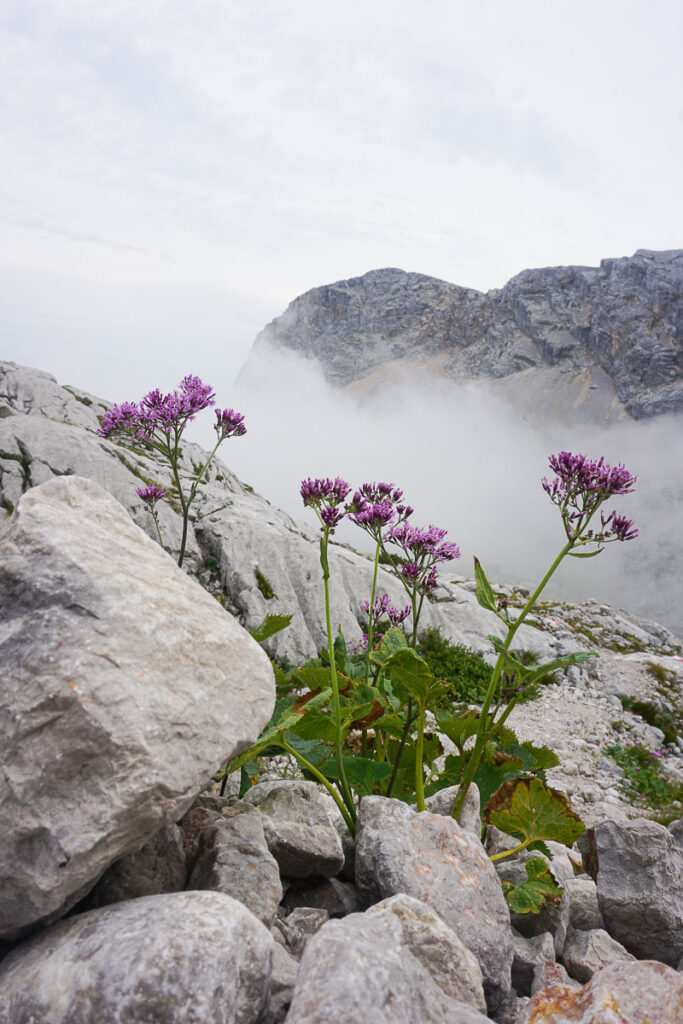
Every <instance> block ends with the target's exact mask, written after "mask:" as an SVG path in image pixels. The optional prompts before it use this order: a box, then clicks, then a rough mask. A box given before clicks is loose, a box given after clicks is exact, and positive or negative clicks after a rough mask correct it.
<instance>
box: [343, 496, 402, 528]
mask: <svg viewBox="0 0 683 1024" xmlns="http://www.w3.org/2000/svg"><path fill="white" fill-rule="evenodd" d="M352 504H354V503H352ZM395 514H396V513H395V512H394V506H393V505H392V503H391V502H390V501H386V500H384V501H378V502H377V503H376V504H374V505H370V504H366V505H365V507H364V508H363V510H362V511H361V512H351V513H350V514H349V518H350V519H351V520H352V522H354V523H355V524H356V526H360V527H362V528H363V529H365V530H367V531H368V532H369V533H374V532H375V531H377V530H381V529H382V527H384V526H387V524H388V523H390V522H391V521H392V519H393V518H394V516H395Z"/></svg>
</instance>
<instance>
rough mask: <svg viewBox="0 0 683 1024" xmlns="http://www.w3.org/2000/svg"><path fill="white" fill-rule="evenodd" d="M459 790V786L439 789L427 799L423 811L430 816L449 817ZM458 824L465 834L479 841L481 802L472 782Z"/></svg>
mask: <svg viewBox="0 0 683 1024" xmlns="http://www.w3.org/2000/svg"><path fill="white" fill-rule="evenodd" d="M459 788H460V787H459V786H448V788H447V789H440V790H439V792H438V793H434V795H433V796H430V797H427V799H426V800H425V810H427V811H430V812H431V813H432V814H443V815H446V816H447V817H450V816H451V814H452V811H453V804H454V803H455V798H456V796H457V795H458V790H459ZM458 824H459V825H460V828H461V829H463V830H464V831H465V832H469V833H470V834H471V835H473V836H475V838H476V839H481V801H480V799H479V790H478V788H477V786H476V783H474V782H473V783H472V784H471V786H470V788H469V789H468V790H467V796H466V797H465V803H464V804H463V806H462V811H461V812H460V818H459V819H458Z"/></svg>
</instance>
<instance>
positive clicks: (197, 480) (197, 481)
mask: <svg viewBox="0 0 683 1024" xmlns="http://www.w3.org/2000/svg"><path fill="white" fill-rule="evenodd" d="M223 440H224V438H222V437H219V438H218V440H217V441H216V444H215V445H214V447H213V451H212V452H211V454H210V455H209V457H208V459H207V460H206V462H205V463H204V465H203V466H202V468H201V469H200V470H199V472H198V473H197V476H196V477H195V479H194V482H193V484H192V487H191V489H190V496H189V498H188V499H187V506H188V508H189V507H190V505H191V504H192V502H193V501H194V499H195V497H196V495H197V488H198V487H199V484H200V482H201V479H202V477H203V476H204V474H205V473H206V471H207V469H208V468H209V466H210V464H211V460H212V459H213V457H214V455H215V454H216V452H217V451H218V447H219V445H220V444H222V442H223Z"/></svg>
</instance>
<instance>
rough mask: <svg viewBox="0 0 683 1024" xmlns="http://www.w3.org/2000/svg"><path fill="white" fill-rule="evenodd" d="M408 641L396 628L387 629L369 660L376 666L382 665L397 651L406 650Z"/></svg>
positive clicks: (400, 630)
mask: <svg viewBox="0 0 683 1024" xmlns="http://www.w3.org/2000/svg"><path fill="white" fill-rule="evenodd" d="M407 647H408V641H407V640H406V638H405V636H404V635H403V630H402V629H399V628H398V627H397V626H392V627H391V629H388V630H387V631H386V633H385V634H384V636H383V637H382V641H381V643H380V645H379V647H378V648H377V650H376V651H373V652H372V654H371V655H370V660H371V661H374V663H375V664H376V665H384V664H385V663H386V662H387V661H388V660H389V658H391V656H392V655H393V654H396V652H397V651H402V650H405V649H407Z"/></svg>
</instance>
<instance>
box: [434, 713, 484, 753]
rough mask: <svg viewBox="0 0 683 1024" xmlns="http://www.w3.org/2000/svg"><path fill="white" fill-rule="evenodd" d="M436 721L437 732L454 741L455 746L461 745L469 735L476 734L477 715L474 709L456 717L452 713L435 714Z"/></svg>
mask: <svg viewBox="0 0 683 1024" xmlns="http://www.w3.org/2000/svg"><path fill="white" fill-rule="evenodd" d="M436 721H437V725H438V727H439V732H442V733H443V734H444V736H447V737H448V739H449V740H450V741H451V742H452V743H455V745H456V747H462V746H463V745H464V744H465V742H466V741H467V740H468V739H469V738H470V736H475V735H476V732H477V725H478V723H479V716H478V714H477V712H476V711H474V710H470V711H466V712H465V713H464V715H459V716H458V717H457V718H454V717H453V716H452V715H445V714H437V716H436Z"/></svg>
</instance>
